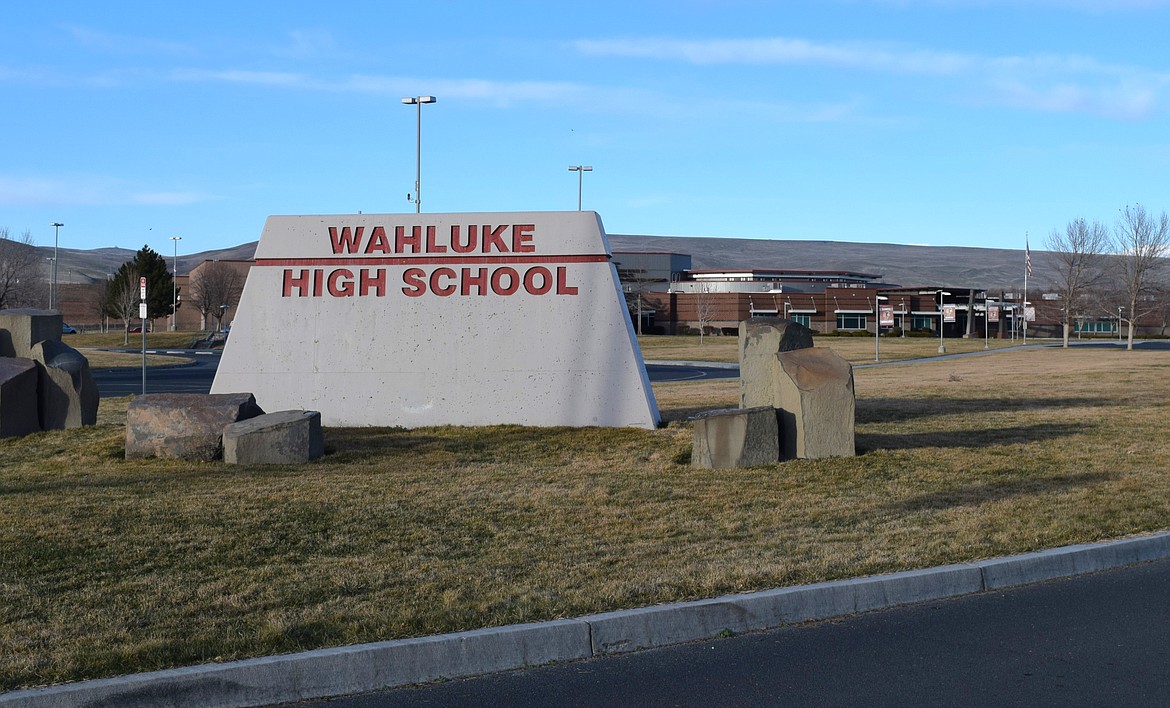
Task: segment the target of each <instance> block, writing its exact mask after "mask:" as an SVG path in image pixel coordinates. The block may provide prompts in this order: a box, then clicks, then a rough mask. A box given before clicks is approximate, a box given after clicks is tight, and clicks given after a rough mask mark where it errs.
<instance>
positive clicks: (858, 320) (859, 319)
mask: <svg viewBox="0 0 1170 708" xmlns="http://www.w3.org/2000/svg"><path fill="white" fill-rule="evenodd" d="M837 329H865V315H852V314H841V313H837Z"/></svg>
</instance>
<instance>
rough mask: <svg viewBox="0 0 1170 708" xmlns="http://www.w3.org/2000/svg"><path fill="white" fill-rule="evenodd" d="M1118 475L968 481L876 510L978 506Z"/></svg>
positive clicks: (892, 510)
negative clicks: (955, 486) (973, 482)
mask: <svg viewBox="0 0 1170 708" xmlns="http://www.w3.org/2000/svg"><path fill="white" fill-rule="evenodd" d="M1117 476H1118V475H1116V474H1110V473H1106V472H1082V473H1080V474H1062V475H1055V476H1052V477H1027V478H1021V479H1012V480H1004V479H997V480H995V481H988V482H984V483H978V484H968V485H964V486H961V487H957V488H955V489H946V490H939V491H937V492H929V493H927V494H920V495H918V496H914V497H910V498H908V499H902V500H900V501H896V502H892V503H890V504H886V505H884V506H883V507H881V508H879V509H878V510H876V513H877V515H879V516H880V515H882V514H891V513H892V514H906V513H913V512H916V511H939V510H942V509H952V508H955V507H960V506H978V505H979V504H984V503H988V502H998V501H1003V500H1005V499H1012V498H1016V497H1036V496H1042V495H1047V494H1053V493H1060V492H1064V491H1067V490H1070V489H1076V488H1078V487H1089V486H1093V485H1096V484H1101V483H1102V482H1108V481H1110V480H1113V479H1116V478H1117Z"/></svg>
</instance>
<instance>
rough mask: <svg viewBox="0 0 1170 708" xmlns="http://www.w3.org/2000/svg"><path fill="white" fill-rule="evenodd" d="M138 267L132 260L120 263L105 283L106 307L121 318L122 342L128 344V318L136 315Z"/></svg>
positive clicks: (110, 312)
mask: <svg viewBox="0 0 1170 708" xmlns="http://www.w3.org/2000/svg"><path fill="white" fill-rule="evenodd" d="M138 277H139V276H138V269H137V268H136V267H135V266H134V263H133V261H129V262H126V263H123V264H122V267H121V268H119V269H118V272H117V273H116V274H115V275H114V278H113V279H112V280H110V281H108V282H107V283H106V293H107V295H106V307H107V310H106V311H107V312H108V313H109V314H110V316H112V317H117V318H118V319H120V320H122V344H123V345H124V346H125V345H129V344H130V320H132V319H134V318H135V317H137V316H138V310H139V307H138V305H139V303H140V302H141V301H140V299H139V289H138V288H139V286H138ZM143 324H145V323H143Z"/></svg>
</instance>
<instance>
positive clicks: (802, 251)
mask: <svg viewBox="0 0 1170 708" xmlns="http://www.w3.org/2000/svg"><path fill="white" fill-rule="evenodd" d="M256 243H257V242H256V241H252V242H249V243H243V244H240V245H238V246H233V247H232V248H225V249H219V250H211V251H202V252H200V253H192V254H187V255H180V256H179V273H180V274H186V273H188V272H190V270H191V269H192V268H194V267H195V266H197V265H199V264H200V263H202V262H203V261H204V260H208V259H214V260H249V259H251V258H253V257H254V256H255V253H256ZM609 243H610V248H612V249H613V250H615V251H668V252H673V253H687V254H690V256H691V261H692V265H693V267H694V268H695V269H696V270H710V269H717V268H770V269H775V268H791V269H797V270H844V271H854V272H861V273H873V274H875V275H881V276H882V280H883V282H887V283H894V284H897V285H904V286H909V287H914V286H943V287H955V288H988V289H994V290H999V289H1001V288H1002V289H1007V290H1011V289H1012V288H1013V287H1019V286H1022V285H1023V278H1024V252H1023V250H1022V249H1021V250H1013V249H1003V248H964V247H957V246H903V245H898V244H888V243H846V242H842V241H788V240H785V241H781V240H764V239H743V238H713V237H682V236H641V235H631V234H609ZM39 248H40V250H41V251H42V252H43V254H44V257H45V258H49V257H51V256H52V252H53V249H52V248H51V247H48V248H46V247H43V246H41V247H39ZM134 253H135V252H134V251H132V250H128V249H124V248H99V249H94V250H89V251H86V250H79V249H64V248H63V249H60V251H59V255H60V259H61V260H60V265H59V267H58V270H57V274H58V278H59V282H62V283H67V282H68V283H86V282H91V283H92V282H98V281H100V280H105V279H106V276H107V274H108V273H113V272H115V271H117V269H118V266H120V265H121V264H122V263H124V262H126V261H128V260H130V259H131V258H133V257H134ZM160 253H161V255H162V256H163V257H164V258H166V260H167V264H168V265H170V263H171V260H172V259H171V256H170V255H168V254H166V253H163V252H161V251H160ZM1045 255H1046V254H1044V253H1043V252H1033V253H1032V268H1033V275H1032V278H1031V281H1030V282H1031V283H1033V284H1035V285H1036V286H1037V287H1041V286H1043V285H1047V284H1049V283H1051V282H1052V281H1053V280H1054V278H1053V275H1052V274H1051V273H1050V272H1049V270H1048V267H1047V264H1046V261H1045Z"/></svg>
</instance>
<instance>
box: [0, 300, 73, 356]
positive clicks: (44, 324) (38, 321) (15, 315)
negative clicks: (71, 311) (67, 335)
mask: <svg viewBox="0 0 1170 708" xmlns="http://www.w3.org/2000/svg"><path fill="white" fill-rule="evenodd" d="M45 340H55V341H60V340H61V313H60V312H57V311H55V310H32V309H22V310H0V356H15V357H20V358H22V359H28V358H31V357H30V355H31V354H32V348H33V345H34V344H36V343H37V342H43V341H45Z"/></svg>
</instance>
